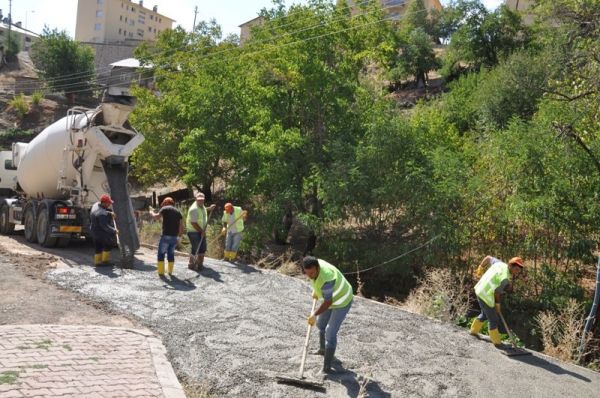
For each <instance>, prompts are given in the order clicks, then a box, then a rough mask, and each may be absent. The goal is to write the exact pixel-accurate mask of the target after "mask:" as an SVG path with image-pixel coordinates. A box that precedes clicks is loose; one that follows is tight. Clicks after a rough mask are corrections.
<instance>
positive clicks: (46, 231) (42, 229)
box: [37, 206, 56, 247]
mask: <svg viewBox="0 0 600 398" xmlns="http://www.w3.org/2000/svg"><path fill="white" fill-rule="evenodd" d="M49 219H50V217H49V215H48V210H47V209H46V206H41V207H40V209H39V211H38V219H37V239H38V242H39V243H40V245H42V246H43V247H54V246H56V238H55V237H51V236H50V222H49Z"/></svg>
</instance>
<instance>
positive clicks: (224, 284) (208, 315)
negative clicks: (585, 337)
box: [0, 237, 600, 397]
mask: <svg viewBox="0 0 600 398" xmlns="http://www.w3.org/2000/svg"><path fill="white" fill-rule="evenodd" d="M0 245H1V246H4V247H7V246H9V247H11V248H12V249H11V250H16V249H19V248H21V249H22V248H26V245H25V244H24V243H23V239H22V237H0ZM35 248H37V246H35ZM48 252H49V253H53V254H55V255H60V256H61V257H62V259H63V260H62V263H64V264H61V266H59V267H57V268H56V269H52V270H50V271H49V272H48V273H47V274H46V276H47V278H48V279H50V280H52V281H53V282H55V283H56V284H58V285H60V286H63V287H65V288H68V289H71V290H74V291H76V292H78V293H80V294H82V295H84V296H85V297H87V298H89V299H90V300H93V301H95V302H99V303H103V304H104V305H106V306H107V307H109V308H111V309H113V310H114V311H117V312H120V313H123V314H126V315H129V316H133V317H135V318H136V319H138V320H139V322H141V323H142V324H144V325H146V326H148V327H149V328H150V329H152V330H153V331H154V332H155V333H157V334H159V335H161V336H162V339H163V343H164V344H165V345H166V347H167V350H168V352H169V356H170V359H171V361H172V363H173V366H174V367H175V369H176V371H178V373H179V374H180V375H182V376H186V377H188V378H190V379H191V380H193V381H195V382H196V383H198V384H201V385H204V386H206V387H207V389H208V390H209V391H210V393H211V395H214V396H222V397H225V396H229V397H264V396H269V397H324V396H327V397H346V396H350V397H357V396H359V391H360V390H361V388H362V389H363V391H362V393H363V396H369V397H477V396H480V395H481V394H485V395H486V396H490V397H507V396H520V397H565V396H576V397H593V396H597V394H598V391H599V390H600V374H598V373H594V372H591V371H588V370H586V369H583V368H579V367H576V366H572V365H568V364H563V363H560V362H558V361H554V360H551V359H549V358H546V357H543V356H540V355H535V356H529V357H516V358H513V359H511V358H508V357H506V356H504V355H502V354H500V353H499V352H497V351H496V350H495V349H494V348H493V347H492V346H491V345H490V344H489V343H486V342H483V341H479V340H476V339H474V338H472V337H470V336H468V333H467V332H466V331H465V330H462V329H459V328H458V327H454V326H452V325H448V324H442V323H440V322H437V321H434V320H430V319H427V318H423V317H421V316H418V315H415V314H411V313H407V312H404V311H402V310H400V309H398V308H395V307H391V306H387V305H383V304H379V303H375V302H372V301H369V300H364V299H356V300H355V302H354V304H353V308H352V310H351V311H350V314H349V315H348V318H347V320H346V322H345V324H344V325H343V326H342V330H341V331H340V336H339V349H338V352H337V356H338V357H339V359H340V360H341V361H342V367H343V368H340V370H342V372H341V373H339V374H338V375H337V376H334V377H332V378H331V379H329V380H326V382H325V383H326V387H327V393H326V394H323V393H318V392H311V391H307V390H302V389H298V388H294V387H289V386H284V385H278V384H276V383H275V382H274V381H273V379H272V378H271V376H272V375H274V374H295V372H296V371H297V367H298V364H299V361H300V354H301V345H302V343H303V338H304V333H305V322H306V321H305V318H306V315H307V313H308V312H309V310H310V289H309V287H308V285H307V283H305V282H303V281H302V280H299V279H294V278H289V277H286V276H283V275H280V274H278V273H276V272H273V271H264V270H257V269H255V268H253V267H249V266H238V267H235V266H230V265H228V264H226V263H223V262H220V261H215V260H209V261H208V264H207V265H208V267H207V268H206V269H205V270H204V271H203V272H202V273H201V274H199V275H198V274H196V273H195V272H192V271H188V270H187V268H186V266H185V262H186V259H184V258H180V259H178V262H177V263H176V270H175V278H174V279H173V280H169V279H166V280H160V279H158V277H157V276H156V274H155V268H154V266H153V264H154V253H152V252H151V251H149V250H140V253H139V255H138V256H137V260H138V261H137V263H136V269H135V270H126V271H125V272H122V271H121V270H119V269H114V270H105V271H103V272H102V273H99V272H97V271H96V270H95V269H94V268H93V267H91V266H90V265H89V263H90V258H91V254H92V248H91V247H83V246H81V247H74V248H69V249H61V250H58V249H57V250H51V251H48ZM2 256H3V257H4V255H2ZM20 260H21V256H16V257H14V258H12V259H11V261H13V262H17V263H18V262H19V261H20ZM311 344H312V345H313V346H315V345H316V344H317V343H316V336H313V339H312V341H311ZM321 360H322V359H321V357H312V356H311V357H309V358H308V362H307V369H308V371H309V373H312V372H314V371H316V370H318V368H319V366H320V365H321Z"/></svg>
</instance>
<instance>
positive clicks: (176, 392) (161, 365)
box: [147, 336, 185, 398]
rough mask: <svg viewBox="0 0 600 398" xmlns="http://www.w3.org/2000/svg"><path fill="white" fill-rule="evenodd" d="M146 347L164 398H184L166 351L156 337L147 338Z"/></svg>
mask: <svg viewBox="0 0 600 398" xmlns="http://www.w3.org/2000/svg"><path fill="white" fill-rule="evenodd" d="M147 341H148V345H149V346H150V352H151V353H152V361H153V362H154V369H155V370H156V377H157V378H158V382H159V383H160V387H161V389H162V391H163V394H164V395H165V398H185V392H184V391H183V387H181V384H180V383H179V380H178V379H177V376H176V375H175V371H174V370H173V367H172V366H171V363H170V362H169V360H168V359H167V350H166V348H165V346H164V345H163V344H162V342H161V341H160V340H159V339H158V338H157V337H154V336H153V337H148V338H147Z"/></svg>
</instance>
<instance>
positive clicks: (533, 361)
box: [511, 355, 592, 383]
mask: <svg viewBox="0 0 600 398" xmlns="http://www.w3.org/2000/svg"><path fill="white" fill-rule="evenodd" d="M511 359H512V360H515V361H520V362H523V363H526V364H527V365H531V366H536V367H538V368H541V369H544V370H547V371H548V372H552V373H554V374H556V375H563V374H564V375H569V376H572V377H574V378H576V379H579V380H582V381H586V382H588V383H591V382H592V381H591V380H590V379H588V378H587V377H585V376H582V375H580V374H578V373H575V372H571V371H570V370H566V369H564V368H562V367H560V366H558V365H557V364H555V363H552V362H550V361H547V360H545V359H544V358H540V357H536V356H534V355H527V356H519V357H512V358H511Z"/></svg>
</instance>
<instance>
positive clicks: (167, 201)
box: [160, 196, 175, 206]
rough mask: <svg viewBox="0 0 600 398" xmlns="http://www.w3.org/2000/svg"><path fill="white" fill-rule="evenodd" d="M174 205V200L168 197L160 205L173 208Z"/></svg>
mask: <svg viewBox="0 0 600 398" xmlns="http://www.w3.org/2000/svg"><path fill="white" fill-rule="evenodd" d="M174 204H175V201H174V200H173V198H171V197H169V196H167V197H166V198H164V199H163V201H162V203H161V204H160V205H161V206H173V205H174Z"/></svg>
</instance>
